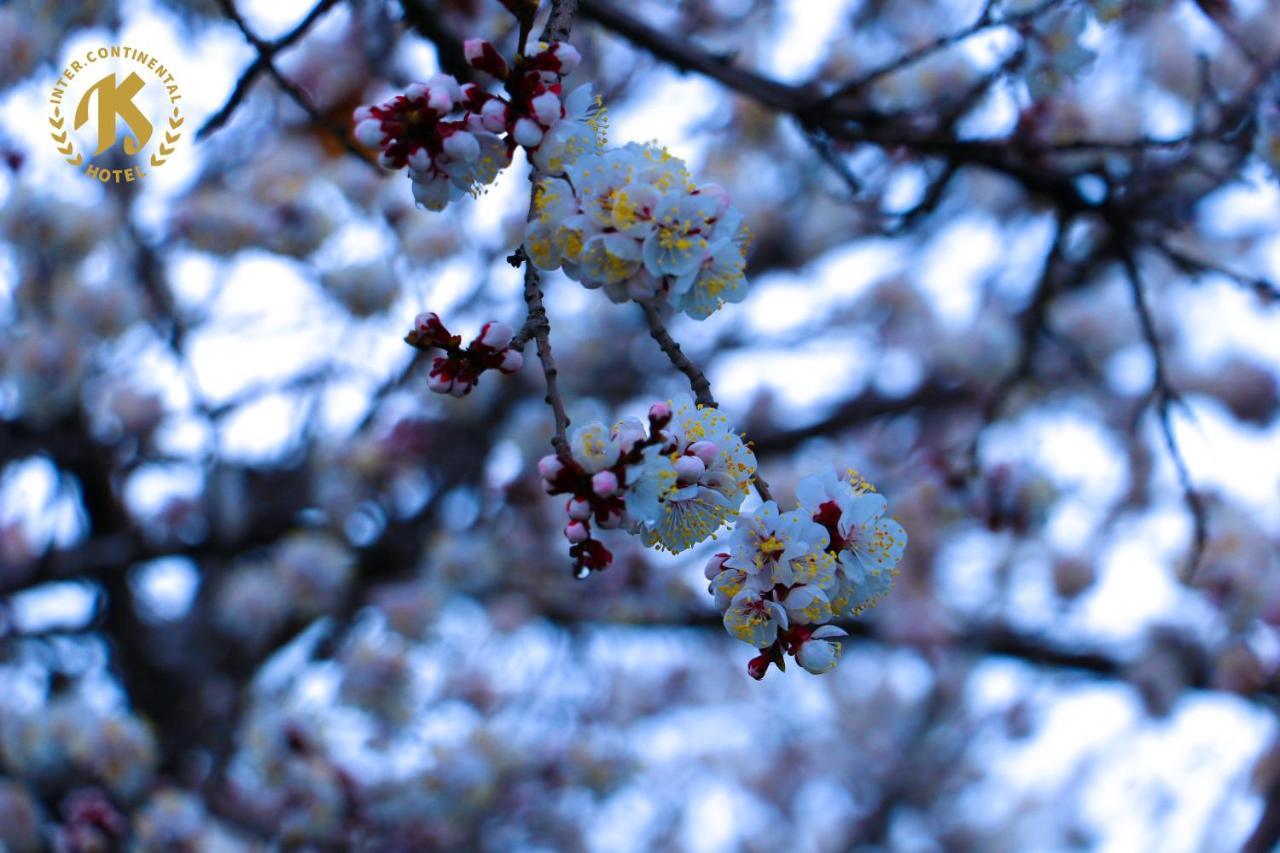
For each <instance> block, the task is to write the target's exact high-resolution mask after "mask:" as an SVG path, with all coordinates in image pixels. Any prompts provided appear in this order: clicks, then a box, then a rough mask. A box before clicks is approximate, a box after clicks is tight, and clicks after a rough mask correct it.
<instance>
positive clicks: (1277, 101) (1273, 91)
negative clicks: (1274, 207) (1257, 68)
mask: <svg viewBox="0 0 1280 853" xmlns="http://www.w3.org/2000/svg"><path fill="white" fill-rule="evenodd" d="M1268 93H1269V95H1270V97H1264V98H1261V99H1259V102H1258V113H1257V118H1256V122H1257V129H1256V130H1255V131H1254V137H1253V151H1254V154H1256V155H1257V157H1258V159H1260V160H1261V161H1262V162H1263V163H1265V164H1266V166H1267V168H1268V169H1269V170H1270V171H1271V174H1272V175H1274V176H1275V177H1277V178H1280V80H1278V81H1277V82H1273V83H1272V84H1271V85H1270V86H1269V87H1268Z"/></svg>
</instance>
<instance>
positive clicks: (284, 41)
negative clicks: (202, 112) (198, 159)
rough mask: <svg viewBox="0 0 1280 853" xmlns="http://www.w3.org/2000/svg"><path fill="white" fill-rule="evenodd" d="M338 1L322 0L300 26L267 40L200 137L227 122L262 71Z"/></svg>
mask: <svg viewBox="0 0 1280 853" xmlns="http://www.w3.org/2000/svg"><path fill="white" fill-rule="evenodd" d="M337 2H338V0H320V2H319V3H317V4H316V5H315V6H313V7H312V8H311V11H310V12H308V13H307V14H306V17H304V18H303V19H302V20H301V21H299V22H298V25H297V26H296V27H294V28H293V29H291V30H289V32H287V33H285V34H284V35H282V36H281V37H280V38H278V39H276V40H275V41H272V42H267V43H265V44H264V46H263V48H262V49H261V50H260V51H259V53H258V56H257V57H256V58H255V59H254V60H253V62H251V63H249V67H248V68H246V69H245V70H244V71H243V72H242V73H241V74H240V78H239V79H238V80H236V85H235V87H234V88H233V89H232V90H231V95H230V97H228V98H227V101H226V103H224V104H223V105H222V108H221V109H220V110H218V111H217V112H216V113H214V114H213V115H212V116H210V117H209V119H208V120H207V121H206V122H205V123H204V125H203V126H202V127H201V128H200V129H199V130H198V131H196V139H204V138H205V137H206V136H208V135H209V134H210V133H213V132H214V131H215V130H217V129H218V128H220V127H222V126H223V125H224V124H226V123H227V121H228V120H229V119H230V118H231V116H232V114H233V113H235V111H236V110H237V109H238V108H239V107H240V103H241V102H242V101H243V100H244V99H245V96H246V95H248V94H249V90H250V89H251V88H252V87H253V84H254V81H256V80H257V79H258V75H259V74H261V73H262V72H263V71H265V70H266V69H267V65H268V64H269V63H270V62H271V60H272V59H273V58H274V57H275V55H276V54H277V53H279V52H280V51H282V50H284V49H285V48H287V47H289V46H290V45H291V44H293V43H294V42H296V41H297V40H298V39H300V38H302V37H303V36H304V35H306V34H307V32H308V31H309V30H310V29H311V27H312V25H313V24H315V22H316V21H318V20H319V19H320V17H321V16H322V15H324V13H325V12H327V11H329V9H331V8H332V7H333V6H334V5H336V4H337Z"/></svg>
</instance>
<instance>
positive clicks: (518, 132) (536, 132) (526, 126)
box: [511, 118, 542, 148]
mask: <svg viewBox="0 0 1280 853" xmlns="http://www.w3.org/2000/svg"><path fill="white" fill-rule="evenodd" d="M511 135H512V136H514V137H515V140H516V142H517V143H518V144H520V145H523V146H524V147H525V148H537V147H538V145H539V144H541V142H542V128H540V127H538V123H537V122H536V121H534V120H533V119H530V118H522V119H520V120H519V121H517V122H516V126H515V129H514V130H513V131H512V133H511Z"/></svg>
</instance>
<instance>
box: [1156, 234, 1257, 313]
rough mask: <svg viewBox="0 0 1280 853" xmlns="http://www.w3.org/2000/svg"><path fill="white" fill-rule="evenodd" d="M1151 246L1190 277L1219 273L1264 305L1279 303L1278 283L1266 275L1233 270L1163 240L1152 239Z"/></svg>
mask: <svg viewBox="0 0 1280 853" xmlns="http://www.w3.org/2000/svg"><path fill="white" fill-rule="evenodd" d="M1151 246H1152V247H1153V248H1155V249H1156V250H1158V251H1159V252H1160V253H1162V254H1163V255H1164V256H1165V257H1166V258H1168V259H1169V261H1170V262H1171V263H1172V264H1173V265H1174V266H1176V267H1177V268H1178V269H1179V270H1181V271H1182V272H1183V273H1184V274H1186V275H1188V276H1190V277H1192V278H1201V277H1203V276H1205V275H1220V276H1222V277H1223V278H1226V279H1228V280H1230V281H1231V282H1232V283H1233V284H1236V285H1239V286H1241V287H1245V288H1248V289H1249V290H1252V291H1253V292H1254V294H1255V295H1256V296H1257V297H1258V299H1259V300H1260V301H1261V302H1262V303H1263V304H1265V305H1275V304H1276V303H1280V285H1277V284H1276V283H1275V282H1273V281H1271V280H1270V279H1268V278H1267V277H1266V276H1251V275H1245V274H1243V273H1238V272H1235V271H1234V270H1231V269H1228V268H1227V267H1224V266H1222V265H1220V264H1215V263H1213V262H1212V261H1206V260H1204V259H1202V258H1197V257H1195V256H1193V255H1191V254H1189V253H1187V252H1184V251H1182V250H1181V249H1178V248H1176V247H1174V246H1171V245H1169V244H1168V243H1167V242H1164V241H1160V240H1156V241H1153V242H1152V243H1151Z"/></svg>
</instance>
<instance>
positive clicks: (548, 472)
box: [538, 453, 564, 480]
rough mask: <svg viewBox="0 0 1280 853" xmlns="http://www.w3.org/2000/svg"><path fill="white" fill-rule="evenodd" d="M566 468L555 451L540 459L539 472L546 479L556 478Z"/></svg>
mask: <svg viewBox="0 0 1280 853" xmlns="http://www.w3.org/2000/svg"><path fill="white" fill-rule="evenodd" d="M563 470H564V463H563V462H561V461H560V457H558V456H556V455H555V454H554V453H548V454H547V455H546V456H544V457H542V458H541V459H539V460H538V473H539V474H541V475H542V479H544V480H554V479H555V478H556V477H558V476H560V472H561V471H563Z"/></svg>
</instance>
